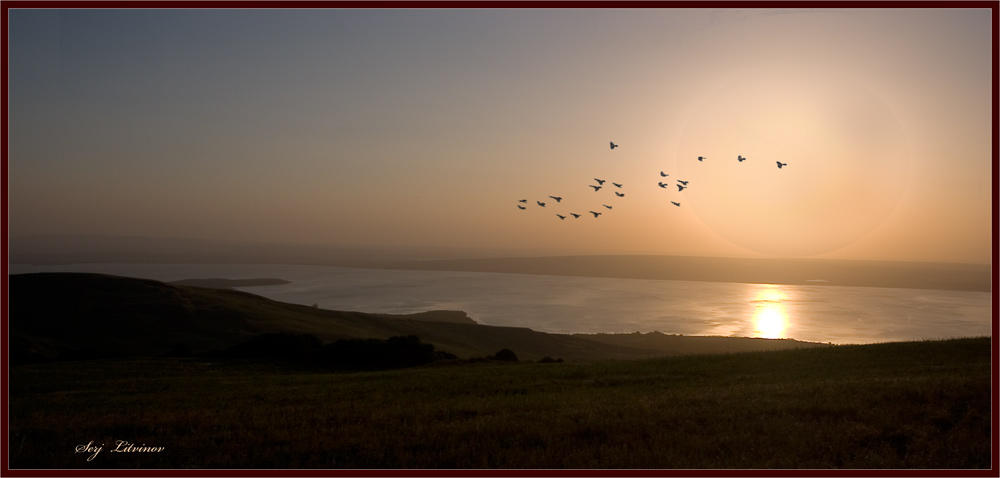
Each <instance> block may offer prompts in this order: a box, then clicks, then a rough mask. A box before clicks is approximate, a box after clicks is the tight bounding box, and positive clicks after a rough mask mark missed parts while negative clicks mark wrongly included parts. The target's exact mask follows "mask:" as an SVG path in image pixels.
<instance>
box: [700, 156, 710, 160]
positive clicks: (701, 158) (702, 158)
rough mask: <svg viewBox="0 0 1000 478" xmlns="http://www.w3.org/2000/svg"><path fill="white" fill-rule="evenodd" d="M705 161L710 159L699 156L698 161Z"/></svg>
mask: <svg viewBox="0 0 1000 478" xmlns="http://www.w3.org/2000/svg"><path fill="white" fill-rule="evenodd" d="M705 159H708V158H707V157H705V156H698V161H702V160H705Z"/></svg>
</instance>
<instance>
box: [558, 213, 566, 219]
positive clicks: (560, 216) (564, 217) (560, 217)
mask: <svg viewBox="0 0 1000 478" xmlns="http://www.w3.org/2000/svg"><path fill="white" fill-rule="evenodd" d="M556 216H559V220H563V219H566V216H563V215H562V214H556Z"/></svg>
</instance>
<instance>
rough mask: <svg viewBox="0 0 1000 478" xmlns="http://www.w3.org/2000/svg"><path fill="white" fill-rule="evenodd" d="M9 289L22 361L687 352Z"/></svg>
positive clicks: (194, 302)
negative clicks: (264, 337) (392, 352)
mask: <svg viewBox="0 0 1000 478" xmlns="http://www.w3.org/2000/svg"><path fill="white" fill-rule="evenodd" d="M9 284H10V288H9V292H10V294H9V300H10V309H9V310H10V318H9V324H10V341H11V342H10V350H11V359H12V361H13V362H15V363H23V362H32V361H44V360H51V359H56V358H64V359H65V358H92V357H107V356H158V355H164V354H169V353H172V352H173V351H176V350H184V351H190V352H193V353H195V354H199V353H204V352H207V351H209V350H216V349H220V348H226V347H231V346H234V345H236V344H238V343H243V342H246V341H248V340H249V339H250V338H252V337H253V336H256V335H259V334H264V333H298V334H312V335H314V336H316V337H318V338H319V339H320V340H321V341H323V342H327V343H328V342H333V341H335V340H338V339H351V338H377V339H387V338H389V337H393V336H410V335H413V336H417V337H419V338H420V339H421V340H423V341H424V342H425V343H430V344H434V345H435V347H436V348H437V350H443V351H447V352H451V353H454V354H456V355H458V356H460V357H472V356H485V355H488V354H491V353H494V352H496V351H497V350H500V349H503V348H509V349H511V350H513V351H515V352H516V353H517V354H518V356H519V357H521V358H522V359H525V360H537V359H539V358H541V357H544V356H552V357H561V358H564V359H566V360H571V361H590V360H600V359H631V358H640V357H652V356H662V355H674V354H677V353H681V352H680V350H681V349H679V348H678V344H677V343H676V341H677V339H676V338H671V339H670V340H658V339H657V338H656V337H654V336H653V335H652V334H646V335H649V337H648V338H649V340H646V341H643V342H642V343H641V344H639V343H637V344H636V345H632V344H622V343H613V342H612V341H607V340H600V341H598V340H593V339H591V338H588V337H589V336H586V335H563V334H546V333H542V332H536V331H533V330H530V329H526V328H519V327H494V326H486V325H480V324H476V323H474V321H472V320H471V319H468V318H467V317H465V315H464V313H461V312H456V311H431V312H424V313H420V314H414V315H399V316H393V315H386V314H367V313H362V312H342V311H332V310H323V309H318V308H314V307H308V306H304V305H295V304H288V303H283V302H278V301H274V300H270V299H267V298H264V297H260V296H257V295H254V294H250V293H246V292H241V291H235V290H227V289H208V288H201V287H192V286H180V285H171V284H166V283H163V282H159V281H154V280H146V279H134V278H127V277H119V276H111V275H103V274H84V273H39V274H17V275H11V276H9ZM438 315H441V317H438ZM463 318H464V319H463ZM465 319H467V322H466V320H465ZM657 335H660V334H657ZM663 337H664V338H665V337H666V336H663ZM691 339H694V337H692V338H691ZM719 340H721V341H722V342H724V343H723V344H722V345H721V346H716V347H713V348H712V350H706V352H737V351H747V350H761V349H766V350H775V349H785V348H796V347H803V346H810V345H813V344H806V343H802V342H796V341H793V340H764V339H737V338H719ZM661 345H662V346H661ZM717 345H718V344H717ZM687 349H690V347H687ZM682 353H691V351H690V350H684V351H683V352H682Z"/></svg>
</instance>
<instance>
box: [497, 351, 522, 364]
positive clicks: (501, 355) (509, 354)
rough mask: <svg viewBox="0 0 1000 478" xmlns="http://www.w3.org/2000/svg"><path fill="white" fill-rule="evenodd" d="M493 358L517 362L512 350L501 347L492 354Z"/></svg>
mask: <svg viewBox="0 0 1000 478" xmlns="http://www.w3.org/2000/svg"><path fill="white" fill-rule="evenodd" d="M493 360H503V361H504V362H517V354H515V353H514V351H513V350H510V349H503V350H501V351H499V352H497V353H495V354H493Z"/></svg>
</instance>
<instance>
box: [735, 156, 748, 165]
mask: <svg viewBox="0 0 1000 478" xmlns="http://www.w3.org/2000/svg"><path fill="white" fill-rule="evenodd" d="M736 160H737V161H739V162H741V163H742V162H743V161H746V160H747V158H744V157H743V155H741V154H737V155H736Z"/></svg>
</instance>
